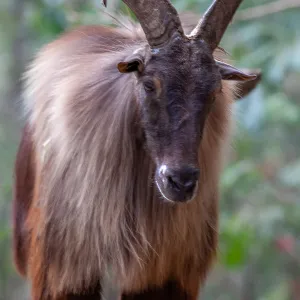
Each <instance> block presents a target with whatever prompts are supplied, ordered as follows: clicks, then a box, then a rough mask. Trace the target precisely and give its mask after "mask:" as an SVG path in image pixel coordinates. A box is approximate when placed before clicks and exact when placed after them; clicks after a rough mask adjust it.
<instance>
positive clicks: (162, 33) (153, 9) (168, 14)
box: [102, 0, 183, 48]
mask: <svg viewBox="0 0 300 300" xmlns="http://www.w3.org/2000/svg"><path fill="white" fill-rule="evenodd" d="M106 2H107V1H106V0H103V1H102V3H103V4H104V5H105V6H106ZM123 2H124V3H125V4H126V5H127V6H128V7H129V8H130V9H131V10H132V11H133V12H134V14H135V15H136V17H137V19H138V20H139V22H140V24H141V26H142V28H143V31H144V33H145V36H146V38H147V41H148V43H149V45H150V47H151V48H156V47H161V46H163V45H165V44H167V43H168V41H169V40H170V38H171V37H172V36H173V35H174V33H176V32H178V33H179V34H180V35H183V29H182V26H181V22H180V18H179V16H178V13H177V11H176V9H175V7H174V6H173V5H172V4H171V2H170V1H169V0H123Z"/></svg>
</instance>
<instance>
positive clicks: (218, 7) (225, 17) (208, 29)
mask: <svg viewBox="0 0 300 300" xmlns="http://www.w3.org/2000/svg"><path fill="white" fill-rule="evenodd" d="M242 1H243V0H215V1H214V2H213V4H212V5H211V6H210V7H209V8H208V10H207V11H206V13H205V14H204V15H203V17H202V18H201V20H200V22H199V23H198V25H197V26H196V27H195V29H194V30H193V31H192V32H191V34H190V36H193V37H194V38H202V39H203V40H205V41H206V42H207V44H208V45H209V46H210V48H211V49H212V51H213V50H215V49H216V47H217V46H218V45H219V43H220V41H221V39H222V36H223V34H224V32H225V30H226V28H227V26H228V24H229V23H230V22H231V19H232V17H233V15H234V14H235V12H236V10H237V9H238V7H239V5H240V4H241V2H242Z"/></svg>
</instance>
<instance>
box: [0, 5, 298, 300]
mask: <svg viewBox="0 0 300 300" xmlns="http://www.w3.org/2000/svg"><path fill="white" fill-rule="evenodd" d="M100 2H101V1H100V0H97V1H96V0H94V1H92V0H26V1H25V0H1V1H0V26H1V27H0V78H1V80H0V300H27V299H29V296H28V295H29V291H28V285H27V284H26V282H24V280H22V279H21V278H20V277H19V276H18V275H17V274H16V272H15V269H14V267H13V264H12V259H11V199H12V189H11V184H12V175H13V162H14V158H15V153H16V147H17V144H18V140H19V137H20V128H21V126H22V123H23V119H22V110H21V106H20V88H21V84H20V80H19V79H20V75H21V73H22V72H23V71H24V67H25V66H26V64H27V63H28V62H29V61H30V60H31V59H32V56H33V54H34V53H35V51H37V50H38V49H39V48H40V47H41V46H42V45H43V44H45V43H47V42H48V41H51V40H52V39H54V38H55V37H57V35H59V34H60V33H61V32H62V31H64V30H65V29H66V28H69V27H73V26H75V25H78V24H100V23H105V24H109V23H111V22H112V19H111V18H110V17H109V16H108V15H107V14H104V13H103V10H104V8H103V7H102V5H101V3H100ZM173 3H174V5H175V7H176V8H177V9H178V10H179V11H192V12H194V13H197V14H198V13H199V15H200V14H201V13H203V12H204V10H205V9H206V8H207V7H208V5H209V3H210V1H207V0H184V1H183V0H181V1H179V0H176V1H175V0H173ZM108 4H109V5H108V9H109V10H110V11H112V12H118V11H120V10H121V11H122V12H123V13H125V14H128V10H127V9H126V8H125V6H124V5H123V4H122V3H121V1H119V0H110V1H108ZM299 29H300V0H278V1H274V0H270V1H269V0H245V1H244V2H243V4H242V5H241V7H240V9H239V11H238V13H237V14H236V16H235V19H234V22H233V24H232V25H231V26H230V28H229V29H228V31H227V33H226V34H225V36H224V38H223V40H222V43H221V46H222V47H224V48H225V49H226V50H227V51H228V52H229V54H230V55H231V59H232V60H233V61H234V64H235V65H236V66H238V67H242V68H260V69H262V72H263V80H262V83H261V84H260V85H259V86H258V88H257V89H256V90H255V91H254V92H253V93H251V94H250V95H249V96H248V97H247V98H245V99H244V100H243V101H241V102H239V103H237V104H235V107H234V110H235V113H236V117H237V120H238V126H237V130H236V133H235V137H234V142H233V147H232V152H231V156H230V161H229V164H227V166H226V168H225V170H224V172H223V175H222V182H221V183H222V199H221V204H220V244H219V257H218V261H217V263H216V265H215V267H214V269H213V270H212V272H211V273H210V276H209V278H208V280H207V283H206V286H205V288H204V290H203V291H202V299H206V300H210V299H211V300H227V299H228V300H229V299H230V300H235V299H240V300H254V299H258V300H296V299H300V256H299V253H300V205H299V203H300V201H299V196H300V156H299V153H300V151H299V150H300V148H299V147H300V130H299V128H300V30H299Z"/></svg>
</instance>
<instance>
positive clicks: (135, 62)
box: [118, 49, 145, 73]
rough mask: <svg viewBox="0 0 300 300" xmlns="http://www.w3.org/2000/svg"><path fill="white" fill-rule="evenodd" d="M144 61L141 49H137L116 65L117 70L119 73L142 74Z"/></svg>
mask: <svg viewBox="0 0 300 300" xmlns="http://www.w3.org/2000/svg"><path fill="white" fill-rule="evenodd" d="M144 61H145V55H144V51H143V49H137V50H135V51H134V52H133V53H132V55H131V56H129V57H128V58H127V59H126V60H125V61H121V62H119V63H118V70H119V72H120V73H130V72H142V71H143V69H144Z"/></svg>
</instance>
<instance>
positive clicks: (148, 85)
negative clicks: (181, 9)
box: [144, 80, 155, 93]
mask: <svg viewBox="0 0 300 300" xmlns="http://www.w3.org/2000/svg"><path fill="white" fill-rule="evenodd" d="M144 89H145V91H146V92H147V93H150V92H153V91H154V90H155V85H154V82H153V81H152V80H147V81H145V82H144Z"/></svg>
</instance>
